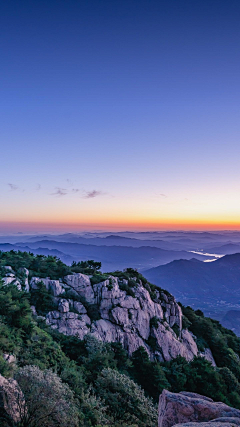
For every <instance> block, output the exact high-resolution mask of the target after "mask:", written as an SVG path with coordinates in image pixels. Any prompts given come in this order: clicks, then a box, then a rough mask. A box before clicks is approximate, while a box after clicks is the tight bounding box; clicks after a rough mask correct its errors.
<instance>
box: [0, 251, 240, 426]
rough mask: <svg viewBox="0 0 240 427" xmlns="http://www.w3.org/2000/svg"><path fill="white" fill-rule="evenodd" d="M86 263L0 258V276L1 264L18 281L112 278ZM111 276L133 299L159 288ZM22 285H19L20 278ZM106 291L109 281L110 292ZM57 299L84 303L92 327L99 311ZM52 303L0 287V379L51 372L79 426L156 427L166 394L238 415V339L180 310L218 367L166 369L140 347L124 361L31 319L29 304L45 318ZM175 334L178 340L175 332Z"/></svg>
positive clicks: (114, 346) (41, 292)
mask: <svg viewBox="0 0 240 427" xmlns="http://www.w3.org/2000/svg"><path fill="white" fill-rule="evenodd" d="M84 263H86V262H84ZM87 263H88V264H82V263H77V264H76V263H75V264H74V265H72V266H71V267H67V266H65V265H64V264H63V263H61V262H58V260H57V259H56V258H54V257H35V256H34V255H32V254H28V253H26V252H25V253H21V252H12V253H10V252H9V253H0V272H1V271H2V272H3V266H4V265H11V266H12V268H13V269H14V270H15V271H16V272H17V271H18V273H17V274H18V275H21V272H22V270H21V268H23V267H26V268H28V269H29V270H30V274H31V275H32V276H33V275H35V276H36V275H37V276H42V277H51V278H52V279H57V278H59V277H63V276H64V275H65V274H69V273H71V272H74V271H75V272H83V273H84V274H86V269H91V274H92V279H93V280H92V283H99V281H103V280H106V278H108V277H109V274H108V275H102V274H101V273H100V272H99V269H100V265H94V264H92V262H91V261H87ZM1 268H2V270H1ZM79 269H85V270H84V271H83V270H81V271H78V270H79ZM88 271H89V270H88ZM66 272H67V273H66ZM89 274H90V273H89ZM111 274H112V275H113V276H116V277H119V279H120V280H123V279H125V280H128V284H127V285H126V284H123V283H122V284H121V285H120V286H121V289H123V290H126V291H127V293H128V294H130V295H132V296H135V294H134V288H135V287H136V286H138V284H139V283H142V285H143V286H144V287H145V288H146V289H147V290H148V291H149V292H151V296H152V298H155V296H154V294H156V290H157V288H156V287H155V286H154V285H152V284H150V283H149V282H147V280H146V279H145V278H143V276H142V275H141V274H140V273H138V272H137V271H136V270H134V269H127V270H125V271H124V272H114V273H111ZM21 279H22V280H24V275H22V276H21ZM140 281H141V282H140ZM111 286H112V283H111V281H109V285H108V287H109V290H111ZM158 290H159V288H158ZM160 292H164V293H165V294H167V292H165V291H162V290H160ZM62 296H63V297H64V298H68V299H72V300H76V301H80V302H81V303H83V304H84V306H85V307H86V309H87V313H88V316H89V317H90V318H91V319H92V320H97V319H99V318H100V316H99V308H98V306H97V305H95V304H88V303H87V302H86V301H85V300H84V298H83V297H81V296H79V295H76V294H75V293H74V292H73V291H71V290H66V292H65V293H64V294H63V295H62ZM52 301H53V298H52V295H51V294H50V292H47V290H46V288H45V286H43V284H41V283H40V284H39V286H38V289H36V290H33V291H31V293H26V292H22V291H19V290H18V289H17V287H16V286H15V285H13V284H12V285H9V286H3V284H2V283H0V373H1V374H2V375H4V376H9V375H12V373H13V371H14V372H16V375H18V374H17V372H18V369H19V368H20V369H21V368H23V369H25V367H26V366H29V365H31V366H33V365H34V367H35V368H36V367H38V368H39V369H40V370H41V371H40V372H46V370H47V371H48V370H49V369H52V370H53V372H55V373H56V374H57V375H58V377H57V378H58V379H57V380H56V381H57V383H58V381H59V378H60V384H63V385H66V384H67V385H68V387H69V389H70V391H71V393H72V392H73V393H74V396H75V399H76V405H77V412H78V414H77V416H78V425H79V426H82V427H97V426H98V427H103V426H104V427H105V426H107V425H111V426H114V427H118V426H119V427H120V426H121V427H124V426H125V427H130V426H131V427H136V426H137V427H142V426H149V427H150V426H153V425H154V426H155V425H156V408H155V406H154V403H156V402H157V401H158V397H159V394H160V393H161V391H162V390H163V388H167V389H170V390H172V391H174V392H179V391H181V390H187V391H192V392H197V393H200V394H204V395H207V396H209V397H211V398H213V399H214V400H218V401H223V402H226V403H227V404H230V405H233V406H235V407H237V408H240V397H239V394H240V363H239V358H238V357H239V356H240V339H239V338H237V337H236V336H235V335H234V333H233V332H232V331H229V330H227V329H225V328H223V327H222V326H221V325H220V324H219V322H217V321H214V320H212V319H208V318H205V317H204V316H203V313H202V312H201V311H199V310H197V311H196V312H195V311H194V310H192V309H191V308H190V307H182V310H183V314H184V318H183V325H184V326H185V327H188V328H189V329H190V330H191V331H192V332H193V333H194V335H195V336H196V337H197V344H198V346H199V349H200V350H204V349H205V348H206V347H209V348H210V349H211V350H212V352H213V355H214V358H215V360H216V362H217V368H214V367H213V366H212V365H211V364H210V363H209V362H207V361H206V360H205V359H204V358H201V357H197V358H195V359H194V360H193V361H191V362H187V361H186V360H185V359H184V358H182V357H178V358H176V359H175V360H172V361H171V362H168V363H160V362H158V361H150V360H149V357H148V354H147V352H146V351H145V350H144V348H141V347H140V348H139V349H138V350H137V351H136V352H134V354H133V355H132V357H131V358H129V357H128V355H127V352H126V351H125V350H124V348H123V347H122V345H121V344H120V343H103V342H100V341H98V340H97V339H96V338H94V337H93V336H91V335H88V336H86V337H85V338H84V340H82V341H81V340H79V339H78V338H77V337H70V336H65V335H62V334H60V333H59V332H58V331H56V330H54V329H51V328H50V327H48V326H47V325H46V324H45V322H44V321H43V320H40V319H37V318H34V319H33V317H32V311H31V308H30V305H31V304H32V305H35V306H36V309H37V312H38V313H39V314H41V315H44V314H46V313H47V312H48V311H50V310H52V309H54V304H53V303H52ZM163 309H164V308H163ZM150 324H151V327H152V328H157V326H158V324H159V319H158V318H157V317H153V318H152V319H151V322H150ZM173 330H175V332H176V334H178V332H179V330H177V329H176V328H175V326H174V327H173ZM152 332H153V331H152ZM147 344H149V345H150V346H151V347H152V348H153V349H158V350H159V351H160V350H161V349H159V348H158V346H157V341H156V339H155V338H154V337H153V336H150V337H149V339H148V341H147ZM3 353H7V354H14V355H15V356H16V357H17V365H16V366H13V365H12V366H11V365H9V364H7V363H6V362H5V360H4V358H3V356H2V355H3ZM38 372H39V371H38ZM39 375H40V376H41V375H42V374H41V373H40V374H39ZM139 386H140V387H141V388H140V387H139ZM150 398H151V399H153V401H151V399H150ZM153 402H154V403H153ZM74 405H75V403H74ZM74 407H75V406H74ZM63 419H64V417H63ZM7 425H10V424H7ZM59 425H60V424H59ZM69 425H72V424H71V423H69ZM73 425H74V424H73ZM49 426H51V424H49ZM19 427H20V426H19ZM21 427H22V426H21Z"/></svg>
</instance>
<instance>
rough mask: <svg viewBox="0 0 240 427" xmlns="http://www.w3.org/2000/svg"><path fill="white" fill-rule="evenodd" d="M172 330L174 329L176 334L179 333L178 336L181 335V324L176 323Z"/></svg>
mask: <svg viewBox="0 0 240 427" xmlns="http://www.w3.org/2000/svg"><path fill="white" fill-rule="evenodd" d="M172 330H173V332H175V334H176V335H177V337H179V336H180V329H179V326H178V325H177V324H176V323H175V324H174V325H173V326H172Z"/></svg>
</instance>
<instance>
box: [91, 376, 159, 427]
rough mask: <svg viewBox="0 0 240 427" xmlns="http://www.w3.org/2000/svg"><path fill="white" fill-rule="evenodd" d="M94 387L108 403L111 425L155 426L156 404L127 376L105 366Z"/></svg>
mask: <svg viewBox="0 0 240 427" xmlns="http://www.w3.org/2000/svg"><path fill="white" fill-rule="evenodd" d="M96 387H97V391H98V393H99V395H100V396H101V397H102V398H103V399H104V400H105V401H106V402H107V403H108V408H107V412H108V413H109V415H110V417H111V418H112V421H113V425H115V426H120V425H122V423H123V422H126V423H128V424H127V425H131V424H136V425H137V426H139V427H145V426H148V427H155V426H156V423H157V406H155V405H154V404H153V402H152V400H151V399H149V398H147V397H146V396H145V395H144V391H143V390H142V389H141V388H140V386H138V385H137V384H136V383H135V382H134V381H132V380H131V379H130V378H129V377H128V376H126V375H124V374H120V373H119V372H118V371H116V370H114V369H110V368H105V369H103V370H102V371H101V373H100V374H99V376H98V379H97V382H96Z"/></svg>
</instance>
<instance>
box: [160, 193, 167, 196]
mask: <svg viewBox="0 0 240 427" xmlns="http://www.w3.org/2000/svg"><path fill="white" fill-rule="evenodd" d="M159 196H161V197H167V195H166V194H163V193H160V194H159Z"/></svg>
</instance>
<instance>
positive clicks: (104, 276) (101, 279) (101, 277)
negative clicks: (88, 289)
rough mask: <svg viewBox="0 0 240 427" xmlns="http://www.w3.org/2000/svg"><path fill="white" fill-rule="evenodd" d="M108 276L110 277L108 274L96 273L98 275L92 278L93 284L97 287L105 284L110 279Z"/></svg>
mask: <svg viewBox="0 0 240 427" xmlns="http://www.w3.org/2000/svg"><path fill="white" fill-rule="evenodd" d="M108 276H109V275H108V274H99V273H96V274H94V275H93V276H92V277H91V278H90V280H91V284H92V285H97V284H98V283H101V282H104V281H105V280H107V279H108Z"/></svg>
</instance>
